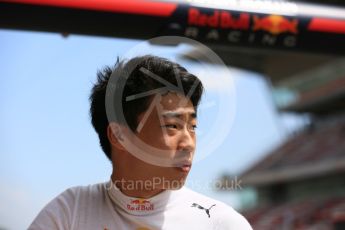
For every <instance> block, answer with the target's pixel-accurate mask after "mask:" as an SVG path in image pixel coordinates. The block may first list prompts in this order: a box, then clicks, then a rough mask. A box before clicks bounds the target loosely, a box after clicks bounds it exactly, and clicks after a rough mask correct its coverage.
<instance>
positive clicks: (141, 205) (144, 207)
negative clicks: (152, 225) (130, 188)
mask: <svg viewBox="0 0 345 230" xmlns="http://www.w3.org/2000/svg"><path fill="white" fill-rule="evenodd" d="M127 209H128V210H129V211H152V210H154V206H153V204H151V202H150V201H149V200H146V199H135V200H131V202H130V203H129V204H127Z"/></svg>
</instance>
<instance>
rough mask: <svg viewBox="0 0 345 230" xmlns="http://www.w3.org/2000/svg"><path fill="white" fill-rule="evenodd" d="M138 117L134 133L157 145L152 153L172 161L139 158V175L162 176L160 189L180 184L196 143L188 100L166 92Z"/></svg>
mask: <svg viewBox="0 0 345 230" xmlns="http://www.w3.org/2000/svg"><path fill="white" fill-rule="evenodd" d="M156 102H157V101H156ZM156 102H153V103H156ZM138 121H139V127H140V126H141V125H142V126H141V128H140V129H138V133H137V137H139V139H140V140H142V141H143V142H144V143H145V144H147V145H149V146H152V147H154V148H155V149H157V152H156V153H152V154H164V158H166V159H168V160H170V161H171V162H172V163H173V165H172V167H163V166H157V165H152V164H149V163H146V162H141V163H140V164H144V167H143V172H142V173H143V174H145V175H143V177H145V178H146V177H159V178H161V179H162V181H163V178H164V183H165V184H161V185H159V186H161V188H164V189H177V188H180V187H181V186H182V185H183V184H184V182H185V179H186V177H187V175H188V173H189V171H190V169H191V165H192V160H193V156H194V151H195V144H196V135H195V128H196V123H197V120H196V113H195V109H194V107H193V104H192V102H191V101H190V100H188V99H187V98H186V97H184V96H182V95H180V94H178V93H167V94H165V95H162V96H161V97H160V101H158V102H157V103H156V105H154V108H153V109H152V110H151V111H149V110H147V111H146V112H144V113H142V114H141V115H140V116H139V119H138ZM159 150H164V151H159ZM142 166H143V165H142ZM169 182H171V183H170V184H169Z"/></svg>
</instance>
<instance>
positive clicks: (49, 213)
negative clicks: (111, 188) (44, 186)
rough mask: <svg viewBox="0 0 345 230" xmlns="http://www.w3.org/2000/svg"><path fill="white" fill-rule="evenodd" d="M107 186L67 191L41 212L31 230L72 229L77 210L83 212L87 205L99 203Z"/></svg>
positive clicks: (93, 186) (77, 188) (98, 185)
mask: <svg viewBox="0 0 345 230" xmlns="http://www.w3.org/2000/svg"><path fill="white" fill-rule="evenodd" d="M106 185H107V183H99V184H93V185H87V186H75V187H71V188H68V189H66V190H65V191H64V192H62V193H60V194H59V195H58V196H56V197H55V198H54V199H52V200H51V201H50V202H49V203H48V204H47V205H46V206H45V207H44V208H43V209H42V210H41V211H40V213H39V214H38V215H37V217H36V218H35V220H34V221H33V223H32V224H31V226H30V227H29V229H30V230H31V229H70V228H71V227H70V226H73V220H74V219H75V218H74V215H75V214H76V212H75V210H83V209H84V206H85V205H86V204H91V205H92V204H93V203H97V202H99V201H100V200H101V199H100V197H101V196H102V194H104V191H105V189H106ZM93 201H94V202H93ZM47 226H48V227H47Z"/></svg>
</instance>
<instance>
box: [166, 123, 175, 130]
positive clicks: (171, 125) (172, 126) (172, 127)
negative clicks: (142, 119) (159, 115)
mask: <svg viewBox="0 0 345 230" xmlns="http://www.w3.org/2000/svg"><path fill="white" fill-rule="evenodd" d="M163 127H164V128H168V129H177V125H173V124H170V125H163Z"/></svg>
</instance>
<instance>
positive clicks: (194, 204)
mask: <svg viewBox="0 0 345 230" xmlns="http://www.w3.org/2000/svg"><path fill="white" fill-rule="evenodd" d="M213 206H216V205H215V204H214V205H211V207H209V208H204V207H202V206H201V205H198V204H197V203H193V204H192V206H191V207H195V208H198V209H202V210H205V212H206V214H207V215H208V218H210V217H211V216H210V210H211V208H212V207H213Z"/></svg>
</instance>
